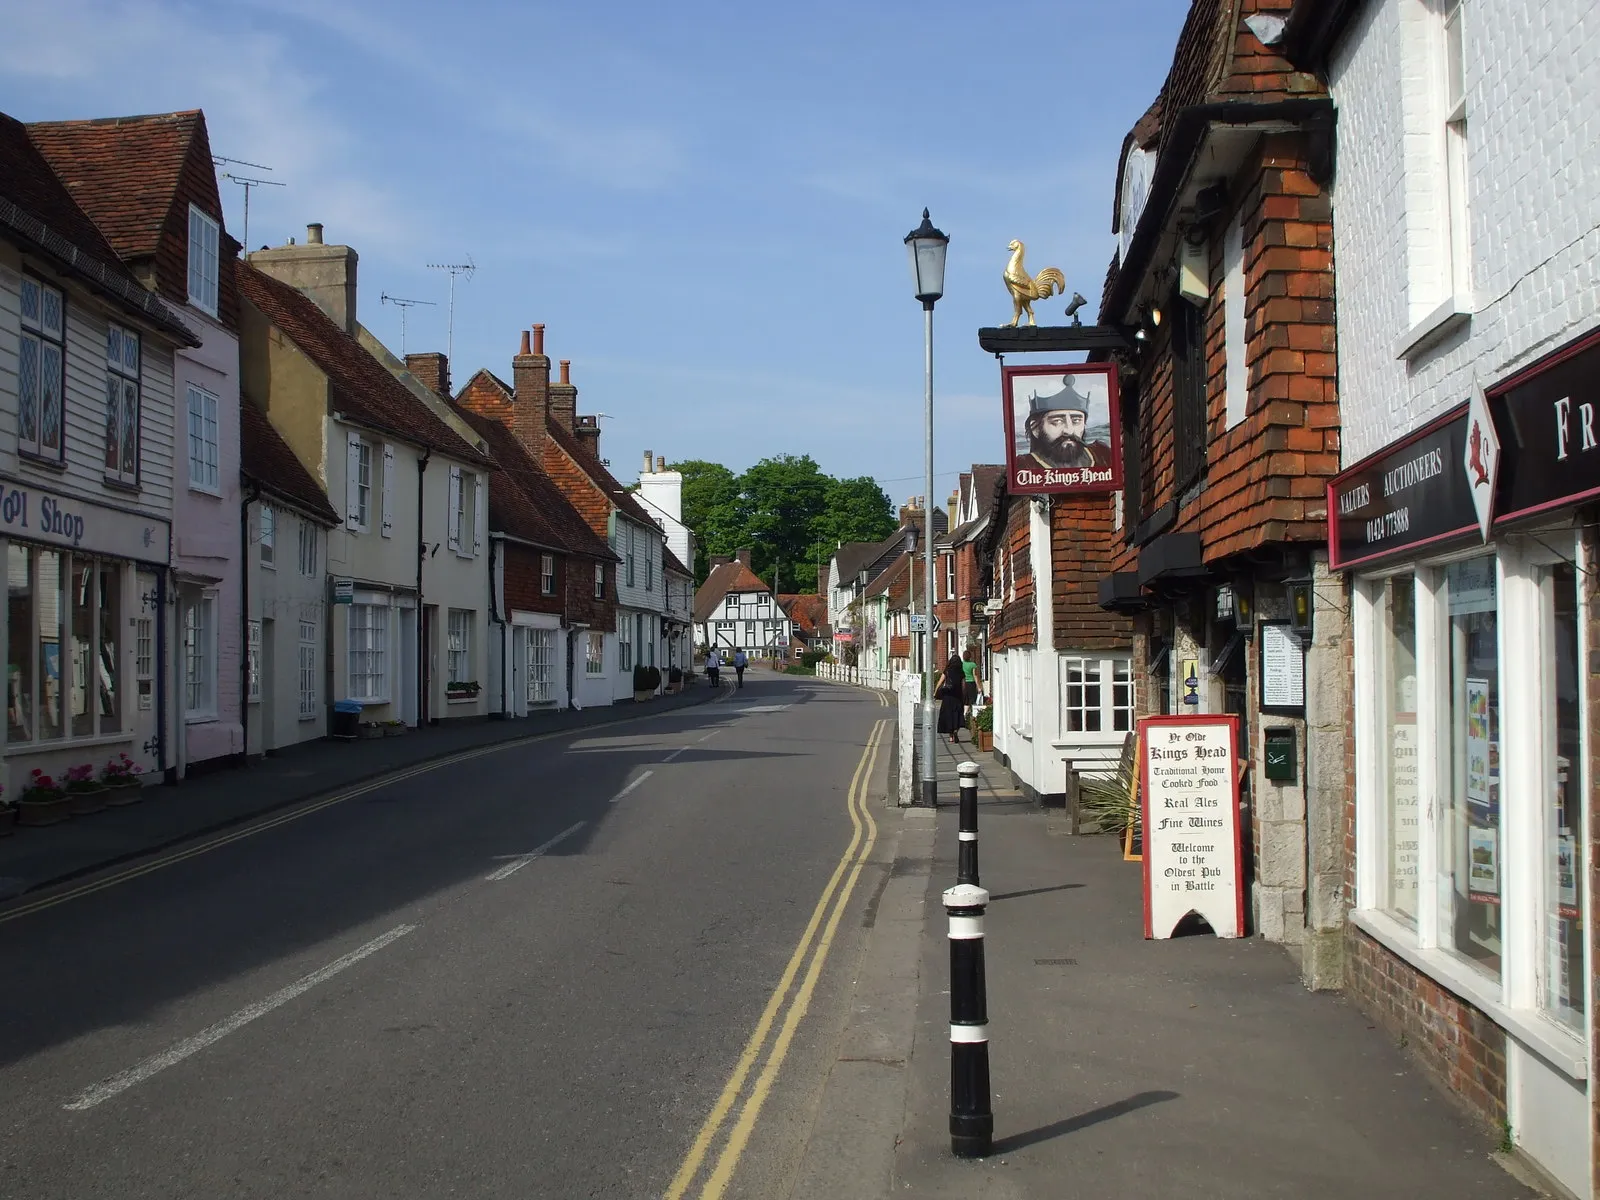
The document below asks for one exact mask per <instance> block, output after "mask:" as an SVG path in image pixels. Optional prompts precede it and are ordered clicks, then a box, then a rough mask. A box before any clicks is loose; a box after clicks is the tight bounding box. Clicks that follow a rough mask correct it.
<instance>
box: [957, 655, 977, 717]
mask: <svg viewBox="0 0 1600 1200" xmlns="http://www.w3.org/2000/svg"><path fill="white" fill-rule="evenodd" d="M977 702H978V663H977V660H976V657H975V655H974V654H973V650H972V647H971V646H968V647H967V652H966V653H965V654H964V655H962V657H961V703H962V706H963V708H962V714H961V715H962V718H963V719H964V720H971V718H972V706H973V705H974V704H976V703H977Z"/></svg>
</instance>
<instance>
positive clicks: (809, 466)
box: [739, 454, 832, 592]
mask: <svg viewBox="0 0 1600 1200" xmlns="http://www.w3.org/2000/svg"><path fill="white" fill-rule="evenodd" d="M831 483H832V480H830V479H829V478H828V477H827V476H826V475H824V474H823V473H822V471H821V470H820V469H819V468H818V467H817V464H816V462H815V461H814V460H813V459H812V458H811V456H810V455H800V456H798V457H796V456H795V455H793V454H781V455H779V456H777V457H776V458H764V459H762V460H761V461H760V462H758V463H756V465H755V466H753V467H751V468H750V469H749V470H748V471H746V472H745V473H744V474H743V475H741V476H740V477H739V492H740V496H739V508H740V512H741V514H742V516H743V518H744V521H743V524H744V534H745V537H746V539H747V541H746V544H747V545H749V546H750V547H751V549H752V551H753V554H752V559H753V562H752V565H753V566H754V568H755V571H756V574H758V575H760V576H761V577H762V578H763V579H765V580H766V581H767V582H768V583H769V584H771V583H772V582H773V581H774V577H775V575H776V580H777V585H778V587H779V588H780V589H781V590H784V591H790V592H793V591H798V590H799V588H800V586H801V585H804V584H806V582H807V577H808V576H809V577H810V579H811V580H812V581H813V582H814V581H815V579H816V569H815V568H811V569H810V570H808V571H805V572H803V573H802V572H800V571H799V570H798V569H797V564H801V565H803V564H805V563H808V562H810V561H811V555H812V546H813V543H814V540H815V536H814V535H815V527H816V522H817V520H818V518H819V517H821V515H822V513H823V511H824V510H825V508H826V506H827V500H828V487H829V484H831ZM774 568H778V570H777V571H776V572H775V571H774Z"/></svg>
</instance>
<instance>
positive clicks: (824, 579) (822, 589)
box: [817, 563, 828, 596]
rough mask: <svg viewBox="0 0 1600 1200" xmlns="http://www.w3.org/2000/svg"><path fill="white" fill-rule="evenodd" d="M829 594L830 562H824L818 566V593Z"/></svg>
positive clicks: (821, 594)
mask: <svg viewBox="0 0 1600 1200" xmlns="http://www.w3.org/2000/svg"><path fill="white" fill-rule="evenodd" d="M827 594H828V564H827V563H823V564H822V565H821V566H819V567H818V568H817V595H819V596H826V595H827Z"/></svg>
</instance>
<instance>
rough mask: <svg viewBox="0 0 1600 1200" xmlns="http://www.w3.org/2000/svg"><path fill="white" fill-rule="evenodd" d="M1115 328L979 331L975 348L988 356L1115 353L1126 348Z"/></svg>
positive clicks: (1125, 339)
mask: <svg viewBox="0 0 1600 1200" xmlns="http://www.w3.org/2000/svg"><path fill="white" fill-rule="evenodd" d="M1129 344H1130V343H1129V341H1128V336H1127V334H1125V333H1124V332H1123V331H1122V330H1120V329H1118V328H1116V326H1114V325H1022V326H1019V327H1017V328H1015V329H1012V328H1009V327H1007V326H1001V327H999V328H993V327H991V328H986V329H980V330H978V345H979V346H981V347H982V348H983V349H985V350H987V351H988V352H989V353H990V354H1060V353H1062V352H1064V351H1071V350H1115V349H1118V348H1120V347H1123V346H1127V345H1129Z"/></svg>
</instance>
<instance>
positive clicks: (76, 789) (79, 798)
mask: <svg viewBox="0 0 1600 1200" xmlns="http://www.w3.org/2000/svg"><path fill="white" fill-rule="evenodd" d="M66 790H67V802H68V806H69V807H70V808H71V809H72V815H73V816H75V817H86V816H88V815H89V814H90V813H97V812H99V811H100V810H101V809H103V808H104V807H105V806H106V785H105V784H103V783H101V782H100V781H99V780H98V779H96V778H95V777H94V768H93V767H91V766H90V765H89V764H88V763H83V764H82V765H80V766H76V767H68V768H67V789H66Z"/></svg>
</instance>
